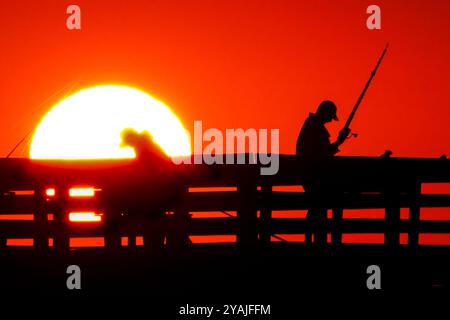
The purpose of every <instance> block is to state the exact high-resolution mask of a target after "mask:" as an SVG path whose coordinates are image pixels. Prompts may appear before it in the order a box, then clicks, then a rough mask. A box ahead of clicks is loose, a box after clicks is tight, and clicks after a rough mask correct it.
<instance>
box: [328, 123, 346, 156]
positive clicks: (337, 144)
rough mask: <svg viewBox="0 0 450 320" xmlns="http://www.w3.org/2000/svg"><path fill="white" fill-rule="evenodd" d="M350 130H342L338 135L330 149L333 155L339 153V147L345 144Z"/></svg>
mask: <svg viewBox="0 0 450 320" xmlns="http://www.w3.org/2000/svg"><path fill="white" fill-rule="evenodd" d="M350 132H351V130H350V128H347V127H345V128H343V129H342V130H341V131H340V132H339V135H338V138H337V140H336V142H334V143H332V144H331V145H332V147H333V151H334V152H333V154H336V153H338V152H339V147H340V146H341V144H343V143H344V142H345V140H346V139H347V138H348V136H349V134H350Z"/></svg>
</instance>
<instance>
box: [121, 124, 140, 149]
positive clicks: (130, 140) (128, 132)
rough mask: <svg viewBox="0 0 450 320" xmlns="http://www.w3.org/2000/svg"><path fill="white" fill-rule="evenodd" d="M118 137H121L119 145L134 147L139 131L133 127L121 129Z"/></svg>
mask: <svg viewBox="0 0 450 320" xmlns="http://www.w3.org/2000/svg"><path fill="white" fill-rule="evenodd" d="M120 137H121V139H122V142H121V143H120V146H121V147H135V146H136V145H137V144H138V141H139V133H138V132H137V131H136V130H134V129H133V128H126V129H123V130H122V132H121V133H120Z"/></svg>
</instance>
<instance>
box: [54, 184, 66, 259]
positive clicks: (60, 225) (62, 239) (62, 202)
mask: <svg viewBox="0 0 450 320" xmlns="http://www.w3.org/2000/svg"><path fill="white" fill-rule="evenodd" d="M55 192H56V200H55V202H54V206H53V211H54V212H53V226H54V227H53V230H54V234H53V235H54V237H53V239H54V241H53V246H54V248H55V250H58V251H67V250H69V247H70V235H69V230H68V229H69V228H68V220H69V217H68V216H67V214H68V212H67V200H68V197H69V195H68V192H69V189H68V188H67V187H66V186H65V185H60V186H58V187H57V188H56V190H55Z"/></svg>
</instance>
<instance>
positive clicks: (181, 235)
mask: <svg viewBox="0 0 450 320" xmlns="http://www.w3.org/2000/svg"><path fill="white" fill-rule="evenodd" d="M188 192H189V188H188V186H184V187H183V190H182V194H183V196H184V195H187V193H188ZM183 196H182V198H183ZM190 219H191V215H190V212H189V209H187V208H185V207H183V206H181V204H179V203H177V204H176V207H175V210H174V212H173V214H172V215H167V216H165V217H164V219H163V220H162V223H161V227H162V228H164V231H165V233H166V244H167V246H168V247H170V248H171V249H176V250H179V249H185V248H187V247H188V245H189V243H190V239H189V235H190V230H189V221H190Z"/></svg>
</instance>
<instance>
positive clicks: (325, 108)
mask: <svg viewBox="0 0 450 320" xmlns="http://www.w3.org/2000/svg"><path fill="white" fill-rule="evenodd" d="M336 113H337V107H336V105H335V104H334V102H333V101H330V100H324V101H322V102H321V103H320V104H319V107H317V111H316V117H317V118H318V119H319V120H320V121H322V122H323V123H328V122H331V121H333V120H336V121H337V120H339V119H338V117H337V115H336Z"/></svg>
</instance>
